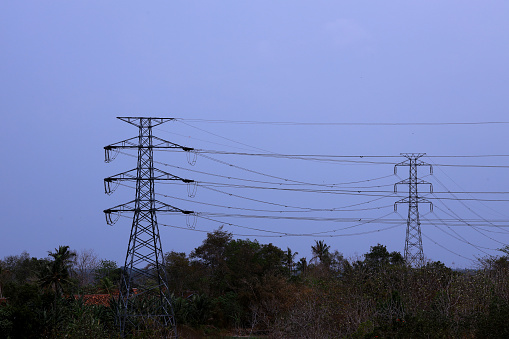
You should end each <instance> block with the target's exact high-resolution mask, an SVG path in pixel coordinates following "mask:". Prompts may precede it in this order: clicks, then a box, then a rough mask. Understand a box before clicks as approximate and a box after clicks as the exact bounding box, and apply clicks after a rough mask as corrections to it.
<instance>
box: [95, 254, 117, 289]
mask: <svg viewBox="0 0 509 339" xmlns="http://www.w3.org/2000/svg"><path fill="white" fill-rule="evenodd" d="M121 275H122V269H121V268H119V267H118V266H117V263H116V262H115V261H113V260H107V259H101V260H100V261H99V264H98V265H97V266H96V268H95V270H94V280H95V282H96V284H99V285H100V284H101V281H102V280H103V279H104V278H108V279H109V280H110V281H111V282H112V283H113V285H118V283H119V281H120V277H121Z"/></svg>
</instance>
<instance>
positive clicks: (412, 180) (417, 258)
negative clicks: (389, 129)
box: [394, 153, 433, 266]
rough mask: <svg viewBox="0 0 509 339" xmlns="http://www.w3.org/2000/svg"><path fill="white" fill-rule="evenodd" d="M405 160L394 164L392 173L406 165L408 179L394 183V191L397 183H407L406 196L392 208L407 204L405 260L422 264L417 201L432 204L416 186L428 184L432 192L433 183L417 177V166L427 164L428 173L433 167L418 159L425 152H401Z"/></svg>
mask: <svg viewBox="0 0 509 339" xmlns="http://www.w3.org/2000/svg"><path fill="white" fill-rule="evenodd" d="M401 155H402V156H404V157H406V158H407V160H405V161H403V162H401V163H399V164H396V165H395V166H394V173H395V174H396V173H397V170H398V167H399V166H408V170H409V175H408V179H405V180H401V181H400V182H397V183H395V184H394V192H397V190H398V185H401V184H405V185H408V197H406V198H403V199H401V200H399V201H397V202H396V203H395V204H394V209H395V210H396V209H397V206H398V204H401V203H404V204H408V218H407V227H406V238H405V261H406V262H407V263H408V264H410V265H412V266H422V265H423V264H424V251H423V248H422V236H421V221H420V218H419V203H427V204H429V206H430V209H432V208H433V204H432V203H431V202H430V201H429V200H427V199H426V198H424V197H421V196H419V193H418V190H417V188H418V186H419V185H423V184H424V185H429V189H430V193H431V192H433V185H432V184H431V183H429V182H427V181H424V180H422V179H419V178H418V176H417V168H418V167H419V166H429V169H430V173H431V174H432V173H433V167H432V166H431V165H430V164H426V163H424V162H422V161H421V160H419V158H421V157H423V156H424V155H426V153H401Z"/></svg>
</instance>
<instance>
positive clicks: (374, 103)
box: [0, 1, 509, 267]
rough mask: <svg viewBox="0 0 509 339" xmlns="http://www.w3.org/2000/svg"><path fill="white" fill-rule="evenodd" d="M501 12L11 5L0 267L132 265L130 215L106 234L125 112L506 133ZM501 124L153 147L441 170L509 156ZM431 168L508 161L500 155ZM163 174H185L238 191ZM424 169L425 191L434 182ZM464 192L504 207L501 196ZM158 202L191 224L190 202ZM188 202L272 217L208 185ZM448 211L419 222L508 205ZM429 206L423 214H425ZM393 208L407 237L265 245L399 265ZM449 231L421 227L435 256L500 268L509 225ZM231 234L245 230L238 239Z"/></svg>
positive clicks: (170, 191) (307, 226)
mask: <svg viewBox="0 0 509 339" xmlns="http://www.w3.org/2000/svg"><path fill="white" fill-rule="evenodd" d="M508 15H509V3H508V2H507V1H489V2H482V3H481V2H475V1H468V2H465V1H412V2H408V1H383V2H381V1H349V2H339V1H318V2H317V1H171V2H170V1H150V2H143V3H142V2H134V1H73V2H68V1H45V2H41V1H4V2H2V3H1V4H0V46H1V50H0V112H1V117H2V126H3V128H2V133H1V134H0V138H1V139H0V140H1V142H2V145H3V146H2V148H1V150H0V152H1V153H0V155H1V158H2V166H1V169H0V185H1V187H2V192H3V197H2V199H1V204H0V211H1V219H0V225H1V230H2V240H3V241H2V246H1V248H0V258H2V257H4V256H6V255H10V254H19V253H21V251H23V250H27V251H28V252H29V253H30V254H32V255H34V256H38V257H43V256H45V255H46V253H47V251H48V250H51V249H53V248H55V247H57V246H58V245H63V244H65V245H70V246H71V247H72V248H73V249H77V250H80V249H85V248H93V249H94V250H95V251H96V252H97V254H98V255H99V256H100V257H103V258H108V259H113V260H116V261H117V262H118V263H119V264H122V262H123V258H124V257H125V251H126V247H127V240H128V239H127V238H128V235H129V229H130V224H129V221H128V220H123V221H122V219H121V221H119V223H117V224H116V225H115V226H113V227H110V226H107V225H106V224H105V221H104V216H103V213H102V210H103V209H105V208H108V207H111V206H115V205H117V204H120V203H122V202H125V201H128V200H129V199H132V196H133V192H132V190H129V189H128V188H125V187H121V188H119V189H118V191H117V192H116V193H115V194H113V195H112V196H106V195H105V194H104V193H103V182H102V179H103V178H104V177H107V176H110V175H113V174H116V173H118V172H122V171H124V170H127V169H130V168H133V167H135V160H134V158H132V157H128V156H125V155H119V157H118V159H117V160H116V161H115V162H114V163H112V164H105V163H104V162H103V156H104V155H103V149H102V148H103V147H104V146H105V145H108V144H111V143H114V142H116V141H120V140H123V139H126V138H129V137H132V136H135V135H136V133H137V130H136V129H135V128H134V127H132V126H130V125H128V124H125V123H123V122H121V121H119V120H117V119H115V117H116V116H139V115H142V116H160V117H178V118H183V119H224V120H242V121H244V120H254V121H266V122H268V121H290V122H325V123H327V122H331V123H332V122H335V123H340V122H370V123H380V122H384V123H402V122H437V123H441V122H489V121H509V118H508V117H507V107H508V106H509V105H508V104H509V96H508V95H507V94H508V93H509V67H508V64H507V60H509V22H508V21H507V17H508ZM194 127H198V128H199V129H197V128H194ZM508 128H509V125H507V124H496V125H434V126H422V125H411V126H386V125H384V126H379V125H377V126H357V125H355V126H351V125H328V126H327V125H326V126H324V125H289V126H288V125H284V126H281V125H262V124H250V125H244V124H232V123H225V124H220V123H211V122H197V121H192V120H182V121H181V122H170V123H167V124H165V125H162V126H160V128H159V129H156V130H155V132H156V134H157V135H158V136H160V137H162V138H165V139H168V140H170V141H174V142H177V143H179V144H185V145H188V146H191V147H197V148H205V149H209V150H210V149H212V150H228V151H232V150H236V151H246V150H248V151H249V152H251V153H253V152H255V153H258V152H259V151H257V150H256V149H253V148H249V147H247V146H245V145H241V144H236V143H233V142H232V141H230V140H235V141H238V142H241V143H243V144H246V145H251V146H254V147H257V148H260V149H264V150H269V151H272V152H277V153H285V154H329V155H399V153H401V152H425V153H427V154H428V155H432V156H435V155H483V154H499V155H503V154H508V153H509V152H507V150H506V145H507V142H508V134H507V130H508ZM202 130H206V131H208V132H210V133H213V134H210V133H206V132H203V131H202ZM215 135H219V136H222V137H225V138H228V139H230V140H227V139H222V138H220V137H218V136H215ZM231 146H235V147H240V148H242V150H239V149H238V148H232V147H231ZM210 156H212V157H214V158H217V159H221V160H224V161H228V162H231V163H234V164H237V165H239V166H243V167H246V168H250V169H253V170H256V171H261V172H264V173H267V174H271V175H275V176H282V177H285V178H291V179H293V180H298V181H305V182H313V183H343V182H351V181H358V180H367V179H373V178H378V177H382V176H385V175H390V174H392V173H393V165H391V164H372V165H353V164H345V163H339V164H338V163H335V164H330V163H322V162H316V161H299V160H284V159H272V158H257V157H253V156H247V157H242V156H221V155H210ZM156 160H158V161H161V162H164V163H168V164H171V165H174V166H179V167H183V168H188V169H193V170H197V171H204V172H209V173H215V174H222V175H227V176H228V175H231V176H237V177H242V178H248V179H251V180H266V181H270V178H268V177H262V176H259V175H256V174H254V173H250V172H246V171H241V170H235V169H232V168H231V166H224V165H223V166H221V165H219V164H217V163H215V162H213V161H210V160H208V159H206V158H203V157H198V161H197V163H196V165H195V166H194V167H191V166H190V165H188V164H187V160H186V157H185V155H182V154H178V153H157V154H156ZM402 160H403V159H398V158H392V159H381V160H380V161H392V162H393V163H396V162H400V161H402ZM424 160H425V161H426V162H431V161H432V162H434V163H436V164H453V163H455V164H474V163H475V164H481V165H483V164H494V165H509V162H508V161H507V160H509V158H487V159H452V158H427V159H424ZM161 166H162V165H161ZM162 167H164V168H163V169H164V170H166V171H169V172H172V173H175V174H178V175H180V176H183V177H191V178H192V179H198V180H203V181H207V180H208V181H214V182H227V181H228V179H224V178H217V177H216V178H214V177H210V176H209V177H207V176H206V175H205V176H203V175H200V174H198V173H196V172H189V171H185V170H182V169H178V168H171V167H167V166H162ZM437 167H438V168H435V173H434V176H432V177H431V176H428V177H426V178H425V180H428V181H430V182H433V184H434V187H435V190H437V191H444V190H445V189H444V188H443V187H442V186H441V184H444V186H445V187H447V189H449V190H450V191H454V192H457V191H468V192H471V191H488V192H495V191H501V192H506V191H509V180H508V179H507V172H508V169H504V168H485V167H440V166H437ZM421 170H422V172H419V173H422V175H423V176H424V175H425V174H427V173H428V172H426V169H424V168H420V171H421ZM177 172H178V173H177ZM404 173H405V172H404V170H403V169H400V171H399V172H398V175H399V177H398V176H392V177H388V178H384V179H380V180H379V181H374V182H371V181H370V182H364V183H362V184H359V185H364V186H373V185H379V186H383V185H386V186H383V188H381V189H383V190H387V191H390V190H391V189H392V187H391V185H392V184H393V183H394V182H396V181H399V180H402V179H404V178H405V174H404ZM157 189H158V192H160V193H164V194H166V195H171V196H172V197H177V198H183V199H188V198H187V195H186V190H185V188H183V187H180V186H177V185H174V186H172V185H164V186H158V188H157ZM224 190H225V191H229V192H236V193H237V194H238V195H243V196H247V197H249V198H252V199H258V200H263V201H269V202H271V201H272V202H277V203H282V204H285V203H288V202H290V203H292V204H293V205H298V206H306V207H309V206H311V207H312V208H327V207H330V208H334V207H341V206H348V205H352V204H356V203H360V202H366V201H368V200H370V199H371V198H370V197H364V198H359V197H352V196H349V195H332V196H331V195H324V194H314V193H300V192H290V193H289V192H286V193H281V192H273V191H267V190H257V189H244V190H242V191H239V189H233V188H224ZM470 197H471V198H474V199H476V198H479V197H481V198H487V199H488V200H490V199H491V200H493V199H507V198H509V197H508V195H507V194H505V195H504V194H488V195H483V196H481V195H475V196H470ZM161 199H162V200H164V199H166V201H167V202H169V203H171V204H173V205H178V204H180V205H179V206H183V207H186V208H192V209H198V207H197V206H198V205H196V204H193V203H190V202H187V201H182V200H178V199H175V198H169V197H162V198H161ZM194 199H195V200H196V201H199V202H205V203H215V204H221V205H228V206H237V207H239V206H242V207H243V208H251V209H273V210H275V209H277V208H275V207H274V206H269V205H265V206H264V205H263V204H259V203H255V202H253V201H249V200H245V199H232V198H229V197H227V196H225V195H221V194H219V193H217V192H216V193H214V192H212V191H210V190H207V189H206V188H200V187H198V191H197V195H196V197H195V198H194ZM384 199H385V200H383V201H381V202H372V203H365V204H363V205H361V206H364V205H365V206H368V207H373V208H375V207H378V206H380V210H378V209H372V210H369V211H364V212H363V211H357V212H349V213H345V214H341V213H336V214H327V213H324V214H321V215H320V216H321V217H337V218H340V217H359V218H361V217H362V218H377V217H380V216H382V215H385V214H388V213H390V212H391V211H392V207H390V206H389V205H392V204H393V203H394V201H395V200H397V199H396V198H393V199H392V200H391V199H389V198H384ZM444 201H445V204H447V205H440V204H441V202H437V204H438V207H439V209H438V210H437V209H435V210H434V211H435V212H434V213H435V214H427V215H426V216H425V217H426V218H430V219H432V218H448V216H447V214H439V213H449V214H452V215H453V216H455V217H457V218H462V219H480V218H481V217H482V218H484V219H486V220H495V219H505V220H508V219H509V217H508V216H505V214H504V213H506V211H507V204H508V202H492V201H490V202H488V201H485V202H479V201H476V200H468V201H463V203H464V204H462V203H459V202H457V201H455V200H454V199H451V200H444ZM377 203H379V205H376V204H377ZM199 206H201V207H200V208H201V210H200V211H202V212H207V211H209V212H210V211H213V210H214V211H216V210H215V209H214V208H213V207H211V206H207V205H199ZM382 206H385V207H383V208H382ZM387 206H389V207H387ZM440 208H441V209H440ZM421 210H423V213H424V212H427V211H428V209H427V207H424V206H423V207H422V209H421ZM451 210H452V211H451ZM217 211H219V210H217ZM398 212H399V213H400V214H399V215H398V214H395V215H394V214H393V215H391V216H389V217H387V218H400V219H401V220H402V223H401V226H400V227H396V228H394V229H391V230H387V231H384V232H377V233H375V234H366V235H358V236H343V237H334V238H324V237H316V238H314V237H282V238H261V237H260V238H258V239H259V240H260V242H264V243H266V242H273V243H275V244H276V245H278V246H280V247H282V248H284V249H285V248H286V247H287V246H289V247H291V248H292V249H294V250H296V251H298V252H299V257H300V256H306V257H308V259H309V258H310V257H311V253H310V247H311V245H312V244H313V243H314V241H315V240H316V239H324V240H325V241H326V242H327V243H328V244H330V245H331V247H332V248H333V249H337V250H339V251H340V252H343V253H344V254H345V255H346V256H347V257H352V256H355V255H361V254H363V253H365V252H367V251H368V250H369V246H373V245H376V243H378V242H380V243H382V244H385V245H387V247H388V248H389V250H397V251H401V252H402V251H403V246H404V238H405V225H404V223H405V221H404V218H405V214H406V212H405V210H404V206H400V208H399V209H398ZM235 213H242V214H253V213H250V212H246V211H244V212H242V211H240V212H239V211H236V212H235ZM313 216H316V214H314V215H313ZM449 218H451V217H450V216H449ZM159 220H160V222H161V223H167V224H172V225H177V224H178V225H179V226H183V227H185V226H186V225H185V220H182V219H180V218H178V217H173V216H160V218H159ZM224 221H225V222H227V223H228V222H231V223H234V222H235V223H238V224H242V225H245V226H248V227H255V228H261V229H265V230H282V231H283V232H293V231H295V232H296V233H307V232H309V231H310V230H311V231H324V230H325V231H326V230H332V229H337V228H344V227H348V226H350V225H353V224H348V223H334V222H316V221H302V220H299V221H291V220H266V219H239V218H235V219H228V220H227V219H224ZM217 226H218V224H215V223H213V222H210V221H207V220H204V219H199V220H198V223H197V225H196V229H201V230H213V229H214V228H216V227H217ZM369 227H372V228H371V229H370V228H369ZM381 227H385V226H384V225H380V226H379V225H367V226H366V225H364V226H362V228H361V227H352V229H351V230H342V231H338V232H343V233H345V234H346V233H355V232H356V231H359V232H363V231H369V230H373V229H379V228H381ZM450 228H451V229H452V230H451V229H450ZM450 228H448V227H446V226H439V225H438V226H432V225H427V226H426V228H424V226H423V233H424V234H425V235H426V236H427V237H429V238H426V237H425V238H423V242H424V251H425V254H426V256H427V257H429V258H430V259H433V260H441V261H443V262H445V263H446V264H448V265H453V266H458V267H464V266H469V265H471V262H470V261H468V260H467V259H465V258H463V257H459V256H456V255H455V254H453V253H451V252H448V251H446V250H444V249H443V248H441V247H440V246H438V245H436V244H435V243H434V242H433V241H435V242H437V243H439V244H440V245H442V246H444V247H446V248H448V249H449V250H452V251H454V252H456V253H459V254H461V255H463V256H464V257H467V258H470V259H473V258H475V257H476V256H477V257H479V256H483V255H485V254H486V253H489V254H496V252H494V251H490V250H488V249H484V251H485V252H486V253H484V252H482V251H481V250H482V249H483V248H484V247H485V248H500V247H502V246H503V245H504V244H507V243H508V241H509V234H508V233H507V232H508V231H509V229H507V228H506V229H502V228H495V227H486V228H483V229H475V228H472V227H469V226H468V225H465V226H461V227H460V226H455V228H454V227H453V226H450ZM227 229H228V230H231V231H232V232H235V233H240V234H253V233H252V232H248V231H247V230H245V229H238V228H235V227H227ZM505 230H508V231H505ZM444 231H445V232H444ZM446 232H447V233H446ZM454 232H457V233H458V234H456V233H454ZM336 233H337V232H336ZM257 234H259V233H257ZM261 234H264V233H263V232H262V233H261ZM448 234H449V235H448ZM451 234H452V235H451ZM161 237H162V240H163V247H164V250H165V251H170V250H176V251H185V252H187V253H189V251H191V250H192V249H193V248H194V247H196V246H198V245H199V244H200V243H201V242H202V240H203V239H204V237H205V234H203V233H200V232H193V231H185V230H179V229H173V228H168V227H161ZM250 238H251V239H252V238H254V237H252V236H251V237H250ZM429 239H432V240H433V241H432V240H429ZM458 239H460V240H458ZM469 243H470V245H469ZM474 245H475V246H474Z"/></svg>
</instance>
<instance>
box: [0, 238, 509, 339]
mask: <svg viewBox="0 0 509 339" xmlns="http://www.w3.org/2000/svg"><path fill="white" fill-rule="evenodd" d="M311 250H312V253H313V257H312V258H311V259H310V260H309V261H308V260H307V259H306V258H302V259H300V260H296V256H297V255H298V254H297V253H295V252H293V251H292V250H291V249H289V248H287V249H286V250H283V249H280V248H278V247H276V246H274V245H272V244H260V243H259V242H257V241H256V240H255V241H251V240H243V239H233V237H232V235H231V234H230V233H228V232H225V231H223V230H222V229H218V230H216V231H214V232H212V233H209V234H208V235H207V238H206V239H205V240H204V241H203V243H202V244H201V245H200V246H199V247H197V248H195V249H194V250H193V251H191V252H190V253H189V254H186V253H178V252H169V253H167V254H166V255H165V257H166V258H165V259H166V270H167V274H168V279H169V281H168V284H169V289H170V291H172V293H173V294H172V301H173V308H174V312H175V315H176V320H177V323H178V324H179V331H180V333H181V336H182V337H184V338H185V337H186V336H188V335H189V336H191V335H192V337H193V338H196V337H198V336H199V335H201V336H216V337H217V336H220V335H224V334H225V333H229V334H231V335H244V336H253V337H268V338H377V337H378V338H509V321H508V319H509V247H506V248H504V249H503V253H504V255H502V256H498V257H487V258H484V259H481V260H479V263H478V266H477V267H474V268H472V269H470V270H465V271H461V272H460V271H453V270H451V269H450V268H448V267H446V266H445V265H444V264H442V263H440V262H429V263H427V264H426V265H425V266H423V267H420V268H411V267H409V266H408V265H406V263H405V261H404V259H403V257H402V255H401V254H400V253H399V252H389V251H387V249H386V247H385V246H383V245H380V244H378V245H376V246H373V247H371V249H370V252H369V253H366V254H364V256H363V258H361V259H359V260H347V259H346V258H344V257H343V256H342V254H341V253H339V252H338V251H336V250H331V248H330V246H328V245H327V244H326V243H325V242H324V241H316V242H315V244H314V245H313V246H312V248H311ZM0 269H1V271H0V297H6V298H8V299H7V301H3V302H1V303H0V338H44V337H46V338H59V337H72V338H81V337H83V338H85V337H117V336H118V331H117V329H116V327H115V305H114V304H115V297H114V295H115V290H116V286H117V285H118V281H119V279H120V273H121V270H120V269H119V268H118V267H117V265H116V264H115V263H114V262H112V261H109V260H99V259H98V258H97V257H96V256H95V255H94V254H93V252H91V251H82V252H81V253H75V252H73V251H70V250H69V248H68V247H66V246H62V247H60V248H58V249H55V251H54V252H50V253H49V257H48V258H45V259H37V258H31V257H30V256H29V255H28V254H27V253H23V254H21V255H17V256H9V257H6V258H4V259H3V260H1V261H0ZM91 293H104V294H110V295H112V297H111V299H110V300H111V303H112V304H113V306H112V307H108V306H101V305H86V304H85V302H84V301H83V299H80V298H76V297H74V295H86V294H91ZM0 300H2V299H0ZM138 336H140V337H148V336H147V333H144V334H143V333H141V334H140V333H139V334H138Z"/></svg>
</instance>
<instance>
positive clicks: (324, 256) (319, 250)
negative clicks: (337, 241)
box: [311, 240, 330, 264]
mask: <svg viewBox="0 0 509 339" xmlns="http://www.w3.org/2000/svg"><path fill="white" fill-rule="evenodd" d="M329 249H330V246H329V245H327V244H325V242H324V241H323V240H315V246H311V251H312V252H313V258H311V260H315V261H316V259H317V258H318V260H319V261H320V263H321V264H327V262H329V261H330V260H329V259H330V253H329Z"/></svg>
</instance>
